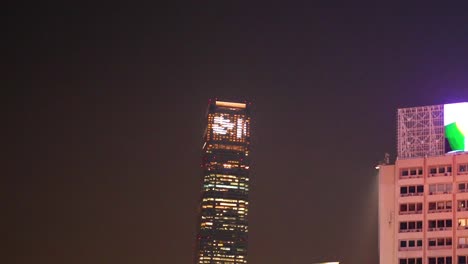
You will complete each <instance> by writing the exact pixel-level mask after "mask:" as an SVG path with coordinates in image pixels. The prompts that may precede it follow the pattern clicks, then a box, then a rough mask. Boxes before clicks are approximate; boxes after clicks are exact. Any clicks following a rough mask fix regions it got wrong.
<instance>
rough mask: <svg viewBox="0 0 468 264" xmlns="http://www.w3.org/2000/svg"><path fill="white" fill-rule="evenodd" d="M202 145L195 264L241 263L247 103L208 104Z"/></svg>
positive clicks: (247, 154)
mask: <svg viewBox="0 0 468 264" xmlns="http://www.w3.org/2000/svg"><path fill="white" fill-rule="evenodd" d="M204 141H205V142H204V144H203V159H202V168H203V174H202V190H201V199H200V206H199V222H198V234H197V249H196V250H197V252H196V260H195V263H197V264H208V263H209V264H214V263H235V264H240V263H247V238H248V221H247V219H248V205H249V199H248V194H249V178H250V177H249V176H250V173H249V169H250V158H249V157H250V103H245V102H244V103H240V102H224V101H218V100H210V103H209V105H208V112H207V127H206V130H205V135H204Z"/></svg>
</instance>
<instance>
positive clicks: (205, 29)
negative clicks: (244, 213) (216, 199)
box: [2, 1, 468, 264]
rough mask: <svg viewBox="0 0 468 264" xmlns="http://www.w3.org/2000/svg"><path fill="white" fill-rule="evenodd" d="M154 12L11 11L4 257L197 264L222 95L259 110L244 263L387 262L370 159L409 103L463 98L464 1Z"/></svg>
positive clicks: (77, 263) (467, 51)
mask: <svg viewBox="0 0 468 264" xmlns="http://www.w3.org/2000/svg"><path fill="white" fill-rule="evenodd" d="M156 2H157V1H151V2H148V3H146V4H144V5H136V4H135V5H133V6H123V5H118V4H117V3H116V2H109V3H106V4H96V3H95V4H92V5H91V4H90V5H86V4H82V3H78V2H75V3H74V4H69V5H57V4H54V5H52V4H50V5H47V4H46V3H42V2H41V4H38V5H37V6H23V7H18V8H15V9H11V10H10V9H8V10H7V13H8V16H7V19H8V22H7V26H8V27H9V28H10V29H11V30H14V31H12V32H13V34H11V36H10V35H7V36H8V38H7V41H5V42H6V44H7V45H8V49H6V51H7V53H9V54H10V55H13V56H12V57H13V59H12V60H11V61H9V60H8V59H5V61H6V62H7V64H8V65H10V66H8V67H7V70H5V71H4V73H7V75H8V76H7V77H13V79H14V80H13V81H14V82H12V84H13V85H10V86H6V87H12V89H8V90H9V91H8V92H6V95H7V96H6V99H7V104H6V107H7V113H8V114H9V115H8V116H9V117H10V118H9V119H7V121H6V124H7V125H8V129H7V131H10V132H11V134H10V135H9V136H8V137H7V141H8V142H7V143H10V144H11V145H14V148H13V149H12V151H8V153H7V154H8V155H7V156H8V157H7V158H6V159H5V160H6V163H7V168H8V169H7V170H6V171H10V170H11V171H12V172H13V173H12V174H10V173H8V175H7V177H6V178H7V180H6V184H5V186H6V187H7V188H6V191H5V192H4V193H5V195H6V196H5V197H4V201H7V206H6V210H5V212H6V218H5V219H4V220H6V223H5V225H4V226H5V227H6V228H5V229H6V236H5V237H6V242H7V244H8V246H7V248H6V251H7V254H6V258H7V259H8V258H9V259H11V260H14V261H10V262H9V263H37V264H42V263H44V264H45V263H47V264H63V263H67V264H82V263H88V264H95V263H96V264H98V263H99V264H102V263H112V264H115V263H133V264H149V263H174V264H185V263H191V262H192V259H193V254H194V241H195V239H194V237H195V223H196V219H197V215H196V209H197V199H198V197H199V191H200V188H201V183H200V181H199V179H200V178H199V177H200V173H201V172H200V160H201V159H200V158H201V147H202V143H203V142H202V131H203V129H204V125H205V120H204V117H205V116H204V115H205V110H206V106H207V102H208V98H210V97H218V98H221V99H227V100H237V99H242V100H244V99H247V100H250V101H252V102H253V105H254V111H253V119H252V123H253V124H252V129H253V130H252V134H253V139H252V140H253V143H254V147H253V155H252V158H253V161H254V165H253V168H254V175H253V176H252V188H251V207H250V229H249V231H250V233H249V235H250V238H249V239H250V241H249V243H250V248H249V258H250V259H249V260H250V261H249V263H251V264H280V263H281V264H283V263H311V262H314V261H323V260H340V261H342V262H343V263H352V264H362V263H368V264H373V263H377V261H378V248H377V243H378V240H377V189H376V188H377V185H376V183H377V182H376V177H375V176H376V175H375V174H376V172H375V170H374V166H375V164H376V163H377V162H378V161H379V160H381V159H382V158H383V156H384V153H385V152H389V153H391V154H392V158H394V156H395V149H396V139H395V134H396V116H395V113H396V109H397V108H398V107H409V106H419V105H430V104H441V103H449V102H459V101H468V74H467V70H468V17H467V16H466V7H461V6H451V7H449V6H429V5H428V4H427V3H425V4H424V5H421V4H411V3H406V4H405V5H397V4H393V3H392V4H387V5H385V6H369V5H366V6H357V5H353V6H351V5H350V6H336V4H335V5H334V4H324V5H320V6H319V5H315V4H312V2H314V1H308V2H309V3H302V4H291V3H289V2H288V3H286V2H284V3H283V4H282V5H275V4H273V3H263V4H254V3H246V4H241V3H237V2H236V1H234V3H231V1H228V2H230V4H227V3H226V1H214V2H213V3H207V2H197V3H195V4H180V5H179V6H176V5H175V6H171V7H166V6H159V5H158V4H157V3H156ZM219 2H222V3H219ZM439 4H440V3H439ZM10 62H11V63H10ZM2 262H4V261H2ZM5 263H8V262H5Z"/></svg>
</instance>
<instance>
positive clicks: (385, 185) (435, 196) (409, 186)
mask: <svg viewBox="0 0 468 264" xmlns="http://www.w3.org/2000/svg"><path fill="white" fill-rule="evenodd" d="M467 143H468V103H457V104H446V105H433V106H422V107H411V108H402V109H398V111H397V153H398V156H397V160H396V162H395V164H388V163H386V164H381V165H379V166H378V167H377V168H378V169H379V174H378V177H379V251H380V253H379V256H380V264H394V263H398V264H423V263H424V264H452V263H453V264H455V263H457V264H467V263H468V152H467V151H468V144H467Z"/></svg>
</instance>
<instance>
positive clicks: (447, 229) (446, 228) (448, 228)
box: [427, 227, 452, 231]
mask: <svg viewBox="0 0 468 264" xmlns="http://www.w3.org/2000/svg"><path fill="white" fill-rule="evenodd" d="M449 230H452V228H451V227H429V228H428V229H427V231H449Z"/></svg>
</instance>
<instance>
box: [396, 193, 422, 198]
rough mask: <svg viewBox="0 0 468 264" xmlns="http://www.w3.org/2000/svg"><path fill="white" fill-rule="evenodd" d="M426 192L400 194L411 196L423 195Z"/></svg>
mask: <svg viewBox="0 0 468 264" xmlns="http://www.w3.org/2000/svg"><path fill="white" fill-rule="evenodd" d="M423 194H424V193H422V192H421V193H402V194H400V196H401V197H409V196H422V195H423Z"/></svg>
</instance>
